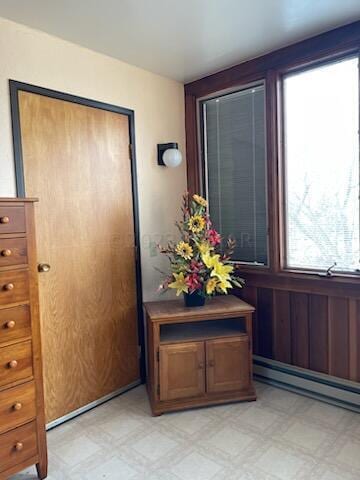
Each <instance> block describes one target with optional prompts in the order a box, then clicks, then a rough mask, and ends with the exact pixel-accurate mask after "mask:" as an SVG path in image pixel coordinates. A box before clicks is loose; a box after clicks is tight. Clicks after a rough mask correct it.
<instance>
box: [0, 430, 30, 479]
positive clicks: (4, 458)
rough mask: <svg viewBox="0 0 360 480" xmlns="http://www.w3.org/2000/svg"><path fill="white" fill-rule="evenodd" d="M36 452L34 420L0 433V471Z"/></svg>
mask: <svg viewBox="0 0 360 480" xmlns="http://www.w3.org/2000/svg"><path fill="white" fill-rule="evenodd" d="M37 453H38V448H37V441H36V424H35V422H31V423H28V424H27V425H24V426H23V427H19V428H16V429H15V430H11V431H10V432H7V433H3V434H2V435H0V472H1V471H2V472H4V471H6V470H8V469H10V468H11V467H13V466H15V465H18V464H20V463H21V462H23V461H25V460H28V459H29V458H32V457H34V456H35V455H37Z"/></svg>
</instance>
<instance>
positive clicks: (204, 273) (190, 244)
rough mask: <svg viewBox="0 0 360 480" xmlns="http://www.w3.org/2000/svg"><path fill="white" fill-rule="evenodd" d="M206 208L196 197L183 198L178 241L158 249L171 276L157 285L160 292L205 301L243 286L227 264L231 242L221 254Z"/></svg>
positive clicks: (219, 241) (232, 242)
mask: <svg viewBox="0 0 360 480" xmlns="http://www.w3.org/2000/svg"><path fill="white" fill-rule="evenodd" d="M207 206H208V205H207V201H206V200H205V199H204V198H203V197H201V196H200V195H193V196H192V198H190V196H189V194H188V193H186V194H185V195H184V196H183V205H182V214H183V218H182V220H181V221H180V222H176V224H175V225H176V226H177V228H178V230H179V232H180V235H181V240H180V241H179V242H178V243H174V242H169V243H168V245H167V246H166V247H161V246H160V247H159V248H160V251H161V253H164V254H165V255H167V256H168V258H169V260H170V266H171V274H170V275H168V276H167V277H166V279H165V280H164V282H163V283H162V284H161V285H160V287H159V290H160V291H165V290H167V289H168V288H173V289H175V290H176V295H177V296H178V295H180V294H181V293H184V294H185V296H186V298H187V297H188V296H191V297H194V296H197V297H198V298H199V297H200V298H202V299H203V301H205V298H206V297H211V296H213V295H216V294H227V293H228V290H229V289H231V288H233V287H242V286H243V284H244V281H243V280H242V279H241V278H239V277H237V276H236V275H235V273H234V266H233V265H232V264H231V263H230V262H229V260H230V257H231V255H232V253H233V251H234V248H235V245H236V243H235V240H234V239H232V238H229V239H228V240H227V242H226V248H225V251H224V253H221V251H220V247H221V243H222V239H221V236H220V234H219V233H218V232H217V231H216V230H215V229H214V228H213V227H212V224H211V220H210V217H209V214H208V211H207ZM161 273H163V272H161ZM200 303H201V302H200ZM202 304H203V303H202Z"/></svg>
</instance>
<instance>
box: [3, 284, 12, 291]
mask: <svg viewBox="0 0 360 480" xmlns="http://www.w3.org/2000/svg"><path fill="white" fill-rule="evenodd" d="M4 290H6V291H8V292H9V291H10V290H14V284H13V283H7V284H6V285H4Z"/></svg>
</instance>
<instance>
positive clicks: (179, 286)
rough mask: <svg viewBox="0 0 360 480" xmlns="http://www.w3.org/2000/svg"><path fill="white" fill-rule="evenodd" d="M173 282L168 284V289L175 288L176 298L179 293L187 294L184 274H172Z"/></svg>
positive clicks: (187, 288)
mask: <svg viewBox="0 0 360 480" xmlns="http://www.w3.org/2000/svg"><path fill="white" fill-rule="evenodd" d="M173 275H174V278H175V281H174V282H171V283H169V288H176V296H177V297H178V296H179V295H180V293H188V292H189V287H188V286H187V285H186V281H185V277H184V273H183V272H180V273H173Z"/></svg>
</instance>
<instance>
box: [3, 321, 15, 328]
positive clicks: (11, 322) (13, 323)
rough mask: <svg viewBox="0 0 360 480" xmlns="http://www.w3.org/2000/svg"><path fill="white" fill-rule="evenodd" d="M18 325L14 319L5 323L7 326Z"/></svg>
mask: <svg viewBox="0 0 360 480" xmlns="http://www.w3.org/2000/svg"><path fill="white" fill-rule="evenodd" d="M15 325H16V323H15V321H14V320H9V321H8V322H6V323H5V327H6V328H14V327H15Z"/></svg>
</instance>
